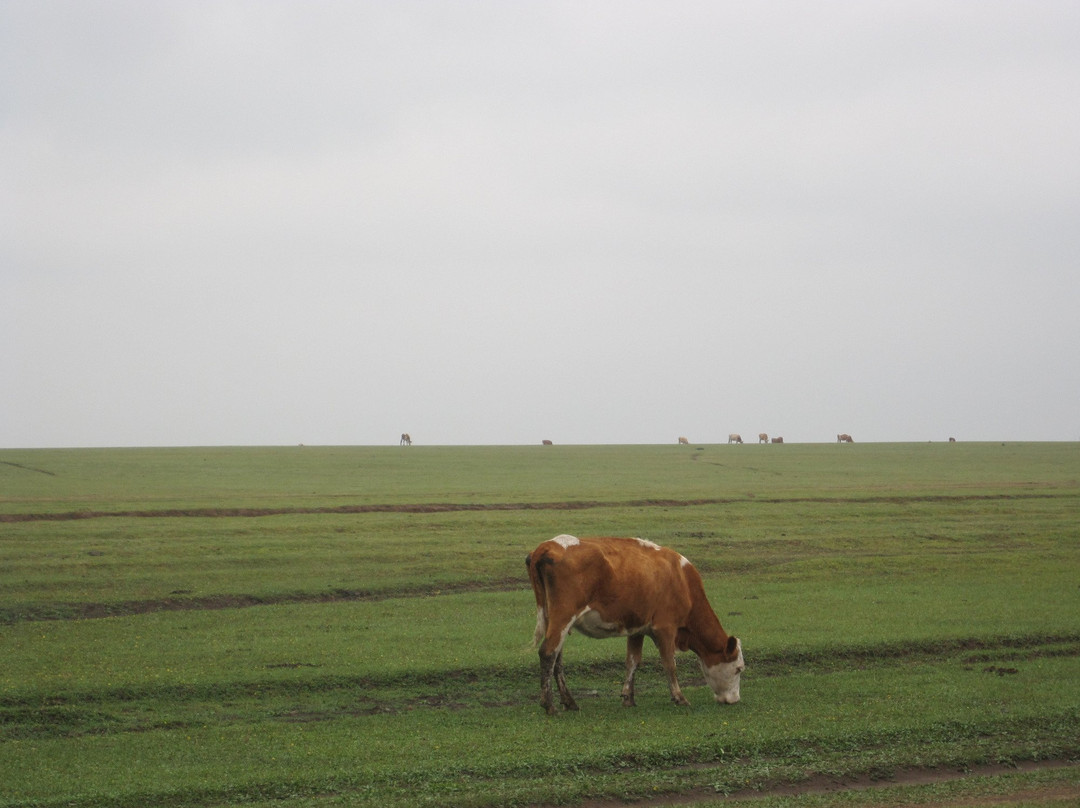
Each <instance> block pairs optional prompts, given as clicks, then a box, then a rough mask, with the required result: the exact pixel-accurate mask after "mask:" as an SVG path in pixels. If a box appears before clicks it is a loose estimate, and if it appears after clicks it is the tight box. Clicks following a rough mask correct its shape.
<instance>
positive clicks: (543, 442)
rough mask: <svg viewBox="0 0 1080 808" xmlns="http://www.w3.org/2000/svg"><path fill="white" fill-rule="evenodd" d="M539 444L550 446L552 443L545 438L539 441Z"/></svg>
mask: <svg viewBox="0 0 1080 808" xmlns="http://www.w3.org/2000/svg"><path fill="white" fill-rule="evenodd" d="M540 445H541V446H551V445H552V443H551V441H549V440H547V439H546V438H545V439H544V440H542V441H540Z"/></svg>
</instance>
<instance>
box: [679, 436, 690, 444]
mask: <svg viewBox="0 0 1080 808" xmlns="http://www.w3.org/2000/svg"><path fill="white" fill-rule="evenodd" d="M679 445H680V446H689V445H690V441H688V440H687V439H686V438H682V437H680V438H679Z"/></svg>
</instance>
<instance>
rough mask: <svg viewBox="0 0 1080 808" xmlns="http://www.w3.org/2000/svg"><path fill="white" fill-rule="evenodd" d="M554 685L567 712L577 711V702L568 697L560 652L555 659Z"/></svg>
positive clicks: (568, 689) (568, 691)
mask: <svg viewBox="0 0 1080 808" xmlns="http://www.w3.org/2000/svg"><path fill="white" fill-rule="evenodd" d="M555 683H556V684H557V685H558V686H559V700H560V701H561V702H562V705H563V707H565V708H566V709H567V710H576V709H578V706H577V702H576V701H574V697H573V696H571V695H570V688H568V687H567V686H566V675H565V674H564V673H563V664H562V651H561V650H560V651H559V653H558V656H556V657H555Z"/></svg>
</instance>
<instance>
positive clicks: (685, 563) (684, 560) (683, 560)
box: [679, 555, 690, 567]
mask: <svg viewBox="0 0 1080 808" xmlns="http://www.w3.org/2000/svg"><path fill="white" fill-rule="evenodd" d="M679 566H680V567H689V566H690V559H689V558H687V557H686V556H684V555H680V556H679Z"/></svg>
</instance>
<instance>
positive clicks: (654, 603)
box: [525, 535, 745, 715]
mask: <svg viewBox="0 0 1080 808" xmlns="http://www.w3.org/2000/svg"><path fill="white" fill-rule="evenodd" d="M525 566H526V567H527V568H528V570H529V580H530V581H531V582H532V587H533V592H534V594H535V595H536V634H535V635H534V637H533V643H534V644H536V643H539V645H540V705H541V706H542V707H543V708H544V709H545V710H546V711H547V712H548V714H549V715H554V714H555V705H554V695H553V694H552V691H551V680H552V678H554V679H555V683H556V685H557V687H558V688H559V697H560V700H561V701H562V704H563V706H564V707H565V708H566V709H567V710H576V709H578V706H577V703H576V702H575V701H574V697H573V696H571V695H570V691H569V690H568V689H567V687H566V677H565V675H564V673H563V663H562V652H563V643H564V642H565V641H566V637H567V635H568V634H569V633H570V630H571V629H577V630H578V631H580V632H581V633H582V634H584V635H585V636H587V637H592V638H594V639H601V638H605V637H626V680H625V681H624V682H623V688H622V701H623V705H624V706H627V707H632V706H634V671H636V670H637V668H638V666H639V665H640V664H641V651H642V647H643V645H644V642H645V637H651V638H652V641H653V642H654V643H655V644H656V647H657V649H658V650H659V651H660V661H661V662H662V663H663V666H664V670H665V671H666V672H667V677H668V686H669V687H670V689H671V699H672V701H674V702H675V703H676V704H681V705H685V704H689V702H688V701H687V700H686V697H685V696H683V694H682V690H681V689H680V688H679V681H678V679H677V678H676V676H675V650H676V649H678V650H680V651H686V650H690V651H693V652H694V653H695V654H697V656H698V661H699V662H700V663H701V670H702V671H703V672H704V674H705V681H706V682H707V683H708V685H709V687H710V688H711V689H712V691H713V695H714V697H715V699H716V700H717V701H718V702H720V703H726V704H734V703H735V702H737V701H738V700H739V682H740V678H741V674H742V671H743V668H744V667H745V663H744V662H743V655H742V643H740V642H739V640H738V639H736V638H735V637H732V636H730V635H728V633H727V632H726V631H724V628H723V626H721V625H720V621H719V620H718V619H717V617H716V613H715V612H714V611H713V610H712V607H711V606H710V605H709V601H708V599H707V598H706V597H705V588H704V586H703V585H702V582H701V575H699V574H698V571H697V570H696V569H694V567H693V565H692V564H691V563H690V562H689V561H687V560H686V559H685V558H683V557H682V556H681V555H679V554H678V553H676V552H675V551H674V550H668V549H665V548H663V547H660V546H659V545H656V544H653V543H652V542H651V541H645V540H643V539H626V538H610V537H592V538H583V539H579V538H576V537H574V536H565V535H564V536H556V537H555V538H554V539H550V540H549V541H545V542H543V543H542V544H540V546H539V547H537V548H536V549H535V550H533V551H532V553H530V554H529V555H528V556H526V558H525Z"/></svg>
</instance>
